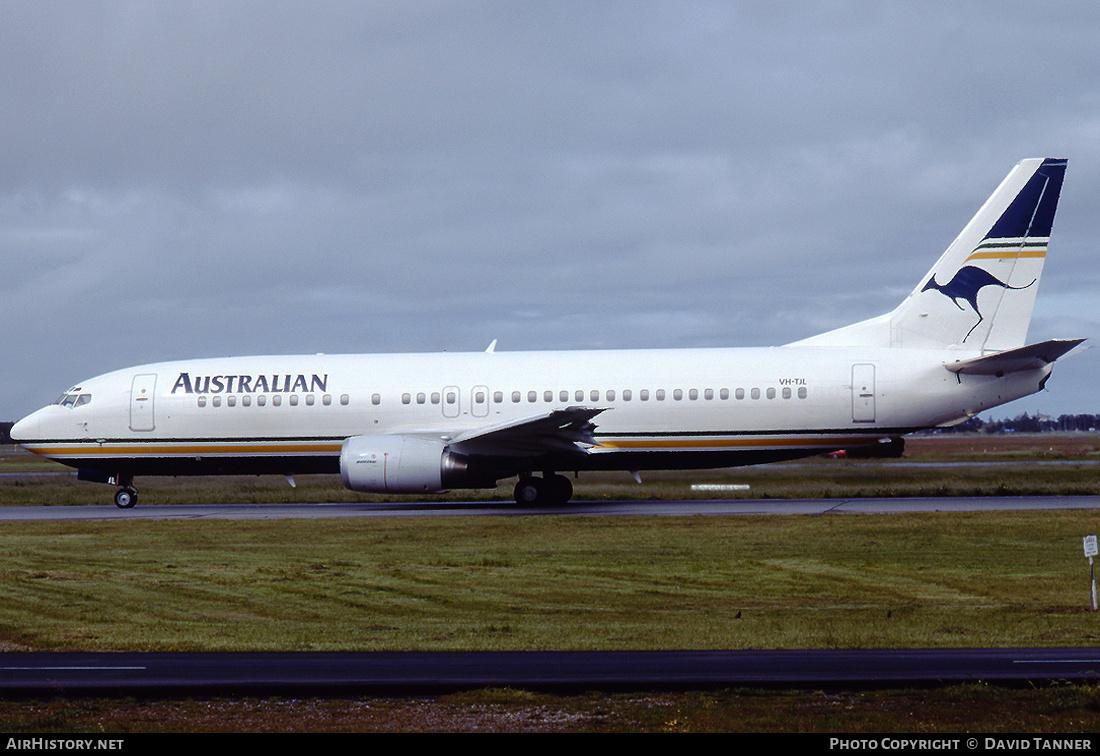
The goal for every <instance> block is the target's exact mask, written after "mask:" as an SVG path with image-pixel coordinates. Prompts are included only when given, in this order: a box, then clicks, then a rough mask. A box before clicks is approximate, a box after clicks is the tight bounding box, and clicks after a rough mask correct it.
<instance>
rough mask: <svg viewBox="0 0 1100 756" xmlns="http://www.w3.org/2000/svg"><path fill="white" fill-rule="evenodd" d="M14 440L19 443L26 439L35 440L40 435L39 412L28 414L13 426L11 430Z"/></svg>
mask: <svg viewBox="0 0 1100 756" xmlns="http://www.w3.org/2000/svg"><path fill="white" fill-rule="evenodd" d="M9 433H10V435H11V439H12V441H14V442H15V443H17V444H19V443H22V442H24V441H33V440H34V438H35V436H37V435H38V413H35V414H33V415H27V417H24V418H23V419H22V420H20V421H19V422H17V423H16V424H15V425H13V426H12V427H11V431H9Z"/></svg>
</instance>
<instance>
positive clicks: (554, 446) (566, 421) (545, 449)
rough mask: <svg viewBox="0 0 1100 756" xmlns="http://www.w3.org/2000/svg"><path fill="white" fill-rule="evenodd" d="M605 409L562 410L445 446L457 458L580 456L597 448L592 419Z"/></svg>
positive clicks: (463, 437)
mask: <svg viewBox="0 0 1100 756" xmlns="http://www.w3.org/2000/svg"><path fill="white" fill-rule="evenodd" d="M606 409H607V408H606V407H599V408H593V407H565V408H564V409H557V410H553V411H552V412H546V413H544V414H541V415H536V416H534V417H528V418H524V419H522V420H518V421H516V422H511V423H504V424H502V425H495V426H489V427H486V428H477V429H475V430H470V431H466V432H464V433H461V434H459V435H457V436H455V437H454V438H453V439H452V440H451V442H450V443H449V444H448V446H449V447H450V448H451V449H452V450H454V451H457V452H459V453H460V454H485V455H491V456H507V457H525V456H530V455H534V454H547V453H551V452H563V451H564V452H576V453H578V454H583V453H585V452H587V451H588V450H589V449H591V448H592V447H593V446H595V445H596V441H595V439H594V438H593V437H592V431H594V430H595V429H596V425H595V423H593V422H592V418H594V417H595V416H596V415H598V414H600V413H601V412H603V411H604V410H606Z"/></svg>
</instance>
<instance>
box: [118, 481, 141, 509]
mask: <svg viewBox="0 0 1100 756" xmlns="http://www.w3.org/2000/svg"><path fill="white" fill-rule="evenodd" d="M135 504H137V491H135V490H134V489H132V488H130V487H128V486H127V487H126V488H120V489H118V491H117V492H115V506H116V507H118V508H119V509H133V507H134V505H135Z"/></svg>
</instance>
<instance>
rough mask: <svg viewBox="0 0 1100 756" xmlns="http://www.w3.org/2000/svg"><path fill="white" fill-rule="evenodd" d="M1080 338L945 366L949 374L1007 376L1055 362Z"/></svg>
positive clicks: (1023, 348) (1055, 340) (1036, 345)
mask: <svg viewBox="0 0 1100 756" xmlns="http://www.w3.org/2000/svg"><path fill="white" fill-rule="evenodd" d="M1082 341H1084V339H1052V340H1050V341H1043V342H1041V343H1039V344H1031V345H1029V346H1025V347H1020V348H1018V349H1009V350H1007V351H1004V352H997V353H996V354H987V355H985V356H984V357H974V358H972V359H969V360H958V361H956V362H948V363H945V364H944V367H945V368H947V369H948V370H950V371H951V372H952V373H964V374H966V375H1007V374H1008V373H1016V372H1019V371H1021V370H1037V369H1039V368H1041V367H1043V366H1044V365H1049V364H1050V363H1052V362H1054V361H1055V360H1056V359H1058V358H1059V357H1061V356H1062V355H1064V354H1066V353H1067V352H1068V351H1069V350H1071V349H1073V348H1074V347H1075V346H1077V345H1078V344H1080V343H1081V342H1082Z"/></svg>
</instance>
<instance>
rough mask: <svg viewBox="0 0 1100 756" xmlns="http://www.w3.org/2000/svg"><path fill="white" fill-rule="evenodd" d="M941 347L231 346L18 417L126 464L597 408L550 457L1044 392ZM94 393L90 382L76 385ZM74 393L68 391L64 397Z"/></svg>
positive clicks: (217, 463) (940, 417)
mask: <svg viewBox="0 0 1100 756" xmlns="http://www.w3.org/2000/svg"><path fill="white" fill-rule="evenodd" d="M960 356H961V357H966V356H973V355H970V354H967V353H959V352H954V351H952V352H945V351H941V350H922V349H915V350H914V349H910V350H903V349H892V348H873V347H797V346H793V347H791V346H788V347H771V348H749V349H744V348H740V349H673V350H615V351H562V352H511V353H509V352H474V353H442V354H390V355H315V356H285V357H278V356H275V357H235V358H221V359H196V360H186V361H178V362H164V363H157V364H151V365H144V366H139V367H135V368H128V369H126V370H120V371H116V372H113V373H108V374H106V375H102V376H99V377H97V378H93V379H90V380H88V381H85V382H84V383H82V384H80V385H79V386H77V387H74V388H73V389H72V390H70V392H69V396H70V397H73V398H72V399H70V400H68V401H66V402H63V403H61V404H54V405H50V406H47V407H45V408H43V409H41V410H39V411H37V412H35V413H34V414H32V415H30V416H29V417H27V418H25V419H24V420H22V421H20V422H19V423H18V424H17V425H16V426H15V428H13V431H12V435H13V437H14V438H15V439H16V440H17V441H18V442H19V443H21V444H22V445H23V446H25V447H26V448H28V449H30V450H31V451H34V452H37V453H39V454H43V455H45V456H48V457H51V458H54V459H56V460H59V461H61V462H64V463H66V464H70V465H72V466H74V467H81V468H88V469H94V470H101V471H104V472H109V473H121V474H124V475H125V474H129V475H133V474H139V475H140V474H206V473H222V472H225V473H229V472H250V473H251V472H255V473H260V472H269V473H284V474H294V473H308V472H335V471H337V470H338V469H339V468H338V464H339V462H338V460H339V455H340V450H341V445H342V443H343V442H344V440H345V439H347V438H350V437H354V436H364V435H388V434H400V435H408V436H416V437H424V438H431V439H436V440H440V441H442V442H444V443H447V442H449V441H450V440H451V439H453V438H455V437H456V436H459V435H460V434H462V433H464V432H468V431H471V430H476V429H478V428H482V427H487V426H496V425H501V424H506V423H511V422H520V421H523V420H524V419H525V418H529V417H533V416H536V415H539V414H543V413H546V412H547V411H550V410H554V409H558V408H567V407H591V408H600V409H602V410H603V411H602V412H601V413H600V414H599V415H598V417H596V418H595V421H594V422H595V424H596V429H595V431H594V433H593V438H594V440H595V442H596V444H595V446H593V447H592V448H590V449H589V450H588V451H587V453H584V454H571V455H568V457H567V458H564V459H563V458H555V457H553V456H551V457H546V456H545V455H544V456H542V457H536V458H530V459H526V460H523V461H515V462H513V464H514V465H515V469H509V470H506V471H505V470H501V475H500V477H506V475H507V474H513V473H515V472H522V471H523V470H524V469H526V468H530V469H534V470H541V469H578V470H585V469H623V470H643V469H672V468H691V467H711V466H726V465H737V464H752V463H755V462H763V461H771V460H774V459H785V458H793V457H798V456H806V455H809V454H815V453H820V452H825V451H830V450H834V449H842V448H850V447H853V446H858V445H860V444H867V443H873V442H875V441H876V440H878V439H882V438H889V437H893V436H899V435H902V434H905V433H909V432H911V431H914V430H918V429H922V428H929V427H933V426H937V425H942V424H947V423H951V422H955V421H959V420H961V419H965V418H966V417H969V416H972V415H974V414H976V413H977V412H980V411H982V410H985V409H988V408H989V407H993V406H996V405H998V404H1003V403H1004V402H1007V401H1011V400H1013V399H1017V398H1019V397H1022V396H1026V395H1028V394H1031V393H1034V392H1035V391H1037V390H1038V389H1039V388H1040V386H1041V383H1042V381H1043V380H1044V379H1045V377H1046V375H1047V374H1048V373H1049V370H1050V368H1049V366H1047V367H1045V368H1043V369H1038V370H1029V371H1025V372H1018V373H1013V374H1010V375H1008V376H1005V377H1002V378H998V377H993V376H970V375H956V374H955V373H952V372H950V371H949V370H947V369H946V368H945V367H944V364H945V362H947V361H948V360H949V359H956V358H958V357H960ZM80 397H84V399H82V400H81V399H79V398H80ZM66 405H70V406H66Z"/></svg>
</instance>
